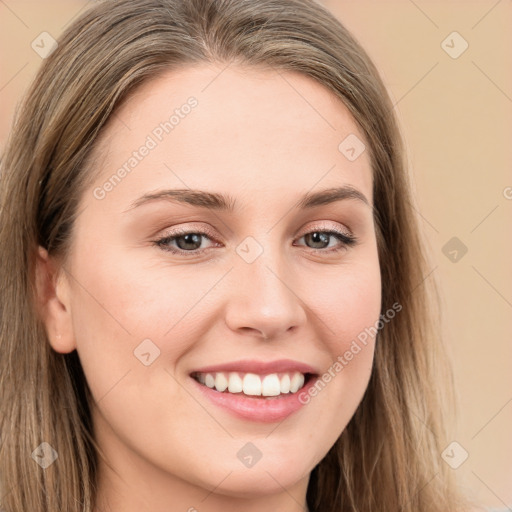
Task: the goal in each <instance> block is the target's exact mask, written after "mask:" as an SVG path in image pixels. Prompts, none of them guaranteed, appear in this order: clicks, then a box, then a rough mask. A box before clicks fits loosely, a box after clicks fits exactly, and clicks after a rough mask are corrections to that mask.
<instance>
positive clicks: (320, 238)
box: [307, 231, 329, 245]
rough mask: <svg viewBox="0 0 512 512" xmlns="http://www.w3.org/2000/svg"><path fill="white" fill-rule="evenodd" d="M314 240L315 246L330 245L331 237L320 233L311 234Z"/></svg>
mask: <svg viewBox="0 0 512 512" xmlns="http://www.w3.org/2000/svg"><path fill="white" fill-rule="evenodd" d="M307 236H310V237H311V238H312V239H313V240H312V241H313V243H314V244H318V243H320V244H327V245H329V235H327V234H326V233H319V232H318V231H315V232H313V233H309V235H307Z"/></svg>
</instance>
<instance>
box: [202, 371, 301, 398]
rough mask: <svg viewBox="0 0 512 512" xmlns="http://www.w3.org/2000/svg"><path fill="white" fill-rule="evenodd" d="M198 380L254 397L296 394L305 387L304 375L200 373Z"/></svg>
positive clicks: (219, 388) (220, 388)
mask: <svg viewBox="0 0 512 512" xmlns="http://www.w3.org/2000/svg"><path fill="white" fill-rule="evenodd" d="M196 379H197V380H198V381H199V382H200V383H201V384H204V385H205V386H208V387H209V388H212V389H213V388H215V389H216V390H217V391H221V392H222V391H225V390H226V389H227V390H228V391H229V392H230V393H244V394H245V395H252V396H277V395H280V394H281V393H296V392H297V391H298V390H299V389H300V388H301V387H302V386H303V385H304V380H305V378H304V375H303V374H302V373H299V372H294V373H282V374H279V375H278V374H277V373H271V374H269V375H264V376H260V375H257V374H255V373H245V374H243V373H242V374H239V373H237V372H229V373H225V372H215V373H198V374H196Z"/></svg>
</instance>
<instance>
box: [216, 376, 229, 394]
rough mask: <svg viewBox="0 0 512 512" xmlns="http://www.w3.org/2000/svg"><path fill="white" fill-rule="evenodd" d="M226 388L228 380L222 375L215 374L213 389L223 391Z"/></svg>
mask: <svg viewBox="0 0 512 512" xmlns="http://www.w3.org/2000/svg"><path fill="white" fill-rule="evenodd" d="M227 387H228V379H226V376H225V375H224V374H223V373H217V375H216V376H215V389H216V390H217V391H224V390H225V389H227Z"/></svg>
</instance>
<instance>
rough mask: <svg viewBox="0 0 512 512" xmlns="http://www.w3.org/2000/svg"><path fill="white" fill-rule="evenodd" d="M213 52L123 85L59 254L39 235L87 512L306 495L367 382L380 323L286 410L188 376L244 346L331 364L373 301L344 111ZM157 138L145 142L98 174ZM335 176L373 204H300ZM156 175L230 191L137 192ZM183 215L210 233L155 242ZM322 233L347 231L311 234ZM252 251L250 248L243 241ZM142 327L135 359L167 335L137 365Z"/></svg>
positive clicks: (376, 300) (370, 258)
mask: <svg viewBox="0 0 512 512" xmlns="http://www.w3.org/2000/svg"><path fill="white" fill-rule="evenodd" d="M223 68H224V65H223V66H220V65H218V66H214V65H202V66H197V67H190V68H186V69H182V70H180V71H179V72H177V71H171V72H168V73H167V74H165V75H163V76H162V77H160V78H158V79H156V80H153V81H151V82H148V83H146V84H144V85H143V86H142V88H140V89H139V90H138V91H137V92H136V94H134V95H133V96H132V97H130V98H129V99H128V101H127V102H125V103H124V104H123V105H122V107H121V108H120V109H119V111H118V112H117V113H116V115H115V116H113V117H112V119H111V121H110V122H109V124H108V126H107V127H106V130H105V131H104V133H103V135H102V139H101V144H99V145H98V147H97V148H96V151H97V155H98V156H100V158H99V161H98V162H99V163H98V165H99V166H100V167H99V168H95V169H94V172H97V173H99V175H98V176H97V179H96V180H95V183H94V184H93V185H92V186H91V187H90V189H89V190H87V191H86V192H85V193H84V195H83V197H82V201H81V205H80V211H81V214H80V215H79V217H78V219H77V222H76V224H75V226H74V231H73V239H72V250H71V253H70V254H69V258H68V259H67V261H66V262H65V264H64V267H61V266H59V265H58V264H57V263H56V262H55V261H53V260H52V259H51V258H49V257H48V255H47V253H46V251H44V250H43V249H41V250H40V258H39V262H38V270H39V280H40V281H39V282H40V287H41V288H40V289H41V290H42V291H41V302H42V305H43V310H44V318H45V323H46V327H47V331H48V335H49V339H50V343H51V345H52V347H53V348H54V349H55V350H56V351H57V352H62V353H66V352H71V351H73V350H75V349H76V350H77V351H78V354H79V356H80V360H81V362H82V365H83V368H84V372H85V375H86V378H87V381H88V383H89V386H90V388H91V391H92V394H93V396H94V400H95V402H96V403H95V404H94V407H93V410H92V414H93V421H94V431H95V436H96V439H97V442H98V443H99V445H100V446H101V448H102V452H103V454H104V457H105V460H103V459H101V464H100V473H99V475H100V478H99V491H98V496H97V511H98V512H100V511H101V512H106V511H112V512H121V511H122V512H135V511H136V512H141V511H148V512H149V511H151V512H164V511H165V512H174V511H176V512H178V511H190V512H192V511H194V510H197V511H199V512H220V511H222V512H231V511H233V512H234V511H239V510H244V511H245V512H255V511H261V510H279V511H282V512H298V511H300V510H306V505H305V502H306V491H307V485H308V481H309V476H310V473H311V471H312V469H313V468H314V467H315V465H316V464H317V463H318V462H319V461H320V460H321V459H322V458H323V457H324V456H325V454H326V453H327V451H328V450H329V449H330V447H331V446H332V445H333V444H334V443H335V441H336V439H337V438H338V437H339V435H340V434H341V432H342V431H343V430H344V428H345V427H346V425H347V423H348V422H349V420H350V418H351V417H352V416H353V414H354V412H355V410H356V408H357V406H358V404H359V403H360V401H361V399H362V397H363V394H364V392H365V390H366V388H367V384H368V379H369V377H370V373H371V366H372V361H373V355H374V341H375V340H374V338H372V337H371V336H370V337H369V338H368V339H367V342H366V344H365V345H364V346H363V345H361V347H362V349H361V350H360V351H359V352H358V353H357V354H356V355H354V356H353V358H351V359H350V360H349V361H347V364H346V365H343V368H342V370H341V371H338V372H336V375H335V376H334V377H333V378H332V379H330V381H329V382H328V383H327V385H326V386H325V387H324V388H323V389H322V390H321V391H320V392H318V394H317V395H316V396H314V397H311V400H310V401H309V402H308V403H307V405H304V406H303V407H302V408H300V409H299V410H298V411H296V412H294V413H293V414H291V415H289V416H288V417H286V418H285V419H284V420H282V421H279V422H266V423H265V422H259V421H250V420H247V419H243V418H240V417H237V416H235V415H234V414H232V413H231V412H230V411H226V410H224V409H222V408H220V407H218V406H217V405H215V404H214V403H212V402H210V401H209V400H207V399H205V397H204V396H203V394H202V393H200V392H199V391H198V384H197V382H195V381H194V380H193V379H192V377H191V376H190V374H191V372H193V371H194V370H196V369H197V368H200V367H204V366H207V365H212V364H221V363H226V362H231V361H238V360H241V359H251V360H257V361H274V360H277V359H292V360H295V361H299V362H303V363H306V364H309V365H311V366H312V367H313V368H314V369H315V370H316V371H317V373H318V374H319V375H322V374H323V373H324V372H327V371H328V369H329V368H331V367H332V365H333V363H334V362H335V361H337V360H338V359H337V358H338V357H339V356H343V355H344V354H345V353H346V352H347V351H350V349H351V346H353V345H351V344H353V341H354V340H355V339H356V338H357V336H358V335H359V334H360V333H361V332H363V331H364V330H365V329H367V328H369V327H370V326H374V325H375V324H376V322H377V321H378V319H379V314H380V306H381V304H380V297H381V279H380V270H379V261H378V254H377V243H376V237H375V226H374V223H373V216H372V208H371V205H372V201H373V198H372V173H371V167H370V160H369V155H368V151H363V152H362V154H361V155H360V156H359V157H358V158H356V159H355V160H353V161H350V159H348V158H346V155H345V154H343V153H342V152H341V151H340V150H339V149H338V146H339V144H340V142H342V141H343V140H344V139H345V137H347V136H348V135H349V134H355V135H356V136H357V137H358V138H359V139H360V140H361V141H364V137H363V135H362V133H361V131H360V129H359V128H358V126H357V124H356V123H355V121H354V120H353V118H352V117H351V115H350V113H349V111H348V110H347V108H346V107H345V106H344V105H343V104H342V103H341V102H340V101H339V100H338V99H336V98H335V97H334V96H333V95H332V93H330V92H329V91H328V90H326V89H324V88H323V87H322V86H320V85H319V84H317V83H316V82H314V81H313V80H311V79H309V78H307V77H304V76H302V75H299V74H296V73H284V74H283V75H282V76H281V75H279V74H278V73H275V72H273V71H264V70H255V69H246V68H241V67H239V66H235V65H231V66H229V67H228V68H227V69H225V70H224V71H222V69H223ZM221 71H222V73H221ZM219 73H220V74H219ZM292 85H293V87H292ZM189 97H194V98H196V100H197V105H196V106H195V107H193V108H191V109H190V111H189V109H182V110H181V111H180V112H179V113H180V114H181V116H182V117H179V116H178V117H179V121H178V122H177V124H176V126H174V127H173V129H172V131H169V133H165V132H164V133H160V132H159V131H158V130H156V131H155V129H156V128H157V127H159V126H160V123H162V122H163V121H164V120H168V119H169V116H170V115H171V114H172V112H173V111H174V110H175V109H176V108H180V106H182V105H184V104H185V103H186V102H187V99H188V98H189ZM185 110H187V111H189V113H188V114H187V115H185V114H184V112H185ZM157 134H160V136H161V140H158V137H157ZM148 136H151V137H152V139H154V141H155V142H156V147H154V148H151V149H150V150H149V151H148V152H147V154H146V156H144V157H143V158H141V159H140V161H137V164H136V165H135V166H134V167H133V169H132V170H131V171H130V172H129V173H127V172H125V173H124V175H123V172H120V173H117V176H118V177H119V175H123V176H122V179H121V180H118V181H116V182H115V185H111V186H109V185H105V183H107V182H108V180H109V179H110V178H111V177H112V175H113V174H115V173H116V171H117V170H118V169H120V168H122V167H123V165H124V164H126V162H128V161H129V159H130V158H131V157H132V156H133V152H134V151H139V148H140V147H141V146H142V145H143V144H145V143H147V141H148ZM149 145H151V143H149ZM144 152H145V151H144V150H142V151H141V152H139V153H144ZM140 156H141V155H140V154H139V157H140ZM132 163H133V162H132ZM344 186H345V187H346V186H350V187H352V189H356V190H357V191H358V192H359V193H360V194H361V195H362V196H364V198H366V201H367V203H368V204H366V203H365V202H364V201H363V200H361V199H358V198H354V197H349V198H345V199H342V200H338V201H335V202H331V203H329V204H323V205H318V206H315V207H313V208H308V209H300V208H297V207H296V205H297V203H298V201H299V200H300V199H301V198H302V196H303V195H305V194H307V193H315V192H318V191H321V190H325V189H329V188H331V187H344ZM164 189H198V190H203V191H208V192H215V193H222V194H225V195H229V197H230V198H232V199H235V200H236V203H237V207H236V209H235V210H234V211H233V212H229V211H220V210H214V209H213V208H210V207H201V206H193V205H189V204H184V203H179V202H172V201H169V200H154V201H150V202H147V203H145V204H142V205H140V206H137V207H132V205H133V203H134V202H135V201H137V200H138V199H139V198H140V197H141V196H143V195H144V194H147V193H154V192H157V191H161V190H164ZM177 228H179V229H186V230H187V231H188V232H190V233H204V232H205V230H207V233H208V235H207V236H202V237H201V235H199V239H198V241H197V244H196V247H197V249H190V247H192V241H190V238H189V239H188V241H187V242H186V243H185V241H184V240H183V237H182V238H181V241H180V244H178V240H174V241H172V242H168V243H167V247H171V248H173V249H175V250H177V251H180V248H181V253H180V254H174V253H172V252H170V251H169V250H165V247H164V246H162V245H160V246H159V245H157V244H156V243H155V241H156V240H161V239H162V238H164V237H165V236H168V235H172V234H173V233H174V232H175V230H176V229H177ZM333 230H334V231H339V232H341V233H345V234H347V233H348V234H351V235H353V236H355V237H356V238H357V241H356V243H355V244H354V245H345V244H344V243H343V242H342V241H340V240H338V239H337V238H335V237H334V236H332V235H328V234H326V235H325V237H326V238H324V239H323V240H324V241H325V243H323V244H322V243H321V242H322V240H320V241H319V240H318V239H314V238H313V237H312V236H311V233H314V232H321V233H325V232H326V231H333ZM308 234H309V235H308ZM306 235H307V236H306ZM196 236H197V235H196ZM247 237H252V238H251V239H249V241H248V240H247ZM196 240H197V239H196ZM246 244H248V245H246ZM251 244H252V245H251ZM184 247H185V248H184ZM237 248H242V249H244V250H243V251H240V250H239V251H238V252H237ZM335 249H339V250H338V251H335ZM186 251H188V252H186ZM255 251H256V252H258V251H261V254H259V255H258V256H257V257H256V258H255V259H254V261H252V262H250V263H249V262H247V261H246V260H245V259H244V258H243V257H242V256H241V255H244V254H252V255H254V254H256V252H255ZM46 275H48V276H49V277H48V278H46V277H45V276H46ZM143 340H151V342H150V343H149V344H148V345H146V349H145V352H144V353H145V354H147V353H149V354H150V356H147V355H145V356H144V358H145V359H146V360H147V359H153V357H154V356H155V354H156V349H155V348H154V347H158V350H159V355H158V357H156V358H155V359H154V360H153V361H152V362H151V364H148V365H146V364H143V363H142V362H141V360H140V359H139V358H138V357H136V356H135V355H134V351H135V352H137V347H139V346H140V344H141V342H143ZM146 343H148V342H146ZM148 351H149V352H148ZM146 362H147V361H146ZM249 442H250V443H252V444H253V445H254V446H256V447H257V449H258V451H259V452H260V454H261V458H260V460H259V461H258V462H257V463H256V464H254V466H252V467H250V468H249V467H246V465H244V464H243V463H242V462H241V460H240V458H239V457H238V456H237V453H238V452H239V450H240V449H241V448H243V447H244V446H245V445H246V444H247V443H249Z"/></svg>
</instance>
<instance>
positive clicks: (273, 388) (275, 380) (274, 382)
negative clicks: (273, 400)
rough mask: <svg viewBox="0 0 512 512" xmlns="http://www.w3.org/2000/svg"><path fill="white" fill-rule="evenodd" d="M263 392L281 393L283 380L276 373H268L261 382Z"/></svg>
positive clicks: (267, 393) (268, 393) (266, 394)
mask: <svg viewBox="0 0 512 512" xmlns="http://www.w3.org/2000/svg"><path fill="white" fill-rule="evenodd" d="M261 394H262V395H263V396H277V395H279V394H281V382H280V381H279V377H278V376H277V375H276V374H275V373H273V374H272V375H267V376H266V377H265V378H264V379H263V382H262V383H261Z"/></svg>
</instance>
